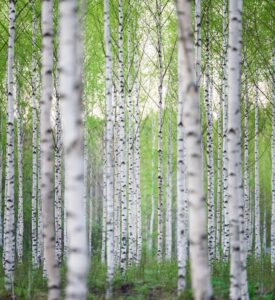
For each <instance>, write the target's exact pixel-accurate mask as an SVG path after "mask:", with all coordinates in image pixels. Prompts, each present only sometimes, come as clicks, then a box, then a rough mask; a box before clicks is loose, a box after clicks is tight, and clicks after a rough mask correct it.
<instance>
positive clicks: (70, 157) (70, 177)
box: [59, 0, 89, 300]
mask: <svg viewBox="0 0 275 300" xmlns="http://www.w3.org/2000/svg"><path fill="white" fill-rule="evenodd" d="M77 12H78V11H77V1H76V0H73V1H62V2H60V5H59V17H60V33H59V42H60V43H59V45H60V46H59V70H60V75H59V76H60V77H59V78H60V99H61V103H60V108H61V116H62V118H61V120H62V134H63V135H62V137H63V139H62V141H63V145H64V166H65V198H66V200H65V201H66V205H67V207H66V214H67V234H68V258H67V268H68V271H67V287H66V299H79V300H81V299H83V300H84V299H86V297H87V286H86V284H87V283H86V281H87V278H86V277H87V273H88V268H89V259H88V236H87V226H86V222H85V219H84V218H83V216H84V214H85V213H86V212H85V210H84V197H83V195H84V153H83V147H84V131H83V120H82V40H81V35H80V31H79V30H80V28H79V27H80V26H79V24H78V22H79V21H78V17H77ZM76 199H77V201H76Z"/></svg>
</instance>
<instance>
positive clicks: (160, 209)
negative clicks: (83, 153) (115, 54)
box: [156, 0, 163, 261]
mask: <svg viewBox="0 0 275 300" xmlns="http://www.w3.org/2000/svg"><path fill="white" fill-rule="evenodd" d="M162 12H163V9H162V7H161V3H160V0H156V13H157V18H156V27H157V55H158V68H159V70H158V71H159V74H158V75H159V79H158V80H159V82H158V252H157V258H158V261H161V260H162V256H163V253H162V252H163V249H162V248H163V199H162V196H163V195H162V185H163V182H162V181H163V174H162V173H163V172H162V119H163V118H162V110H163V108H162V105H163V104H162V101H163V99H162V98H163V53H162V48H163V46H162V18H161V15H162Z"/></svg>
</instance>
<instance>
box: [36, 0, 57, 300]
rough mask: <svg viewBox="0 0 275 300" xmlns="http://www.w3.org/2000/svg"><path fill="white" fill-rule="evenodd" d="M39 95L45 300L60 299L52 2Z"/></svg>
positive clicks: (45, 21) (45, 8)
mask: <svg viewBox="0 0 275 300" xmlns="http://www.w3.org/2000/svg"><path fill="white" fill-rule="evenodd" d="M41 28H42V70H41V78H42V92H41V137H40V138H41V200H42V218H43V237H44V256H45V260H46V268H47V274H48V291H49V292H48V299H58V298H59V297H60V278H59V270H58V266H57V263H56V257H55V235H54V233H55V232H54V203H53V200H54V199H53V197H52V193H53V186H52V177H53V163H52V155H53V142H52V127H51V103H52V95H53V90H52V69H53V1H51V0H49V1H46V0H44V1H43V2H42V16H41Z"/></svg>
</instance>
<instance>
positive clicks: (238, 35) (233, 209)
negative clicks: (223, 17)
mask: <svg viewBox="0 0 275 300" xmlns="http://www.w3.org/2000/svg"><path fill="white" fill-rule="evenodd" d="M241 45H242V1H240V0H230V2H229V43H228V48H229V52H228V75H229V76H228V90H229V97H228V133H227V140H228V158H229V160H228V198H229V217H230V245H231V248H230V298H231V299H241V292H242V280H241V276H242V257H241V242H243V241H241V237H243V235H242V234H241V222H242V219H241V214H243V203H244V202H243V190H242V189H243V186H242V162H241V109H240V108H241V107H240V101H241V94H240V84H241V63H242V61H241V50H242V49H241ZM240 211H241V213H240Z"/></svg>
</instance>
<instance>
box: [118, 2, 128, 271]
mask: <svg viewBox="0 0 275 300" xmlns="http://www.w3.org/2000/svg"><path fill="white" fill-rule="evenodd" d="M118 10H119V28H118V32H119V40H118V48H119V50H118V52H119V55H118V56H119V58H118V60H119V110H120V113H119V116H120V117H119V145H120V161H119V163H120V172H119V176H120V191H121V253H120V269H121V272H122V273H123V274H124V273H125V271H126V255H127V198H126V196H127V195H126V187H127V178H126V173H127V166H126V149H125V146H126V128H125V94H124V93H125V87H124V64H123V59H124V56H123V52H124V51H123V36H124V33H123V32H124V30H123V0H119V6H118Z"/></svg>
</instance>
